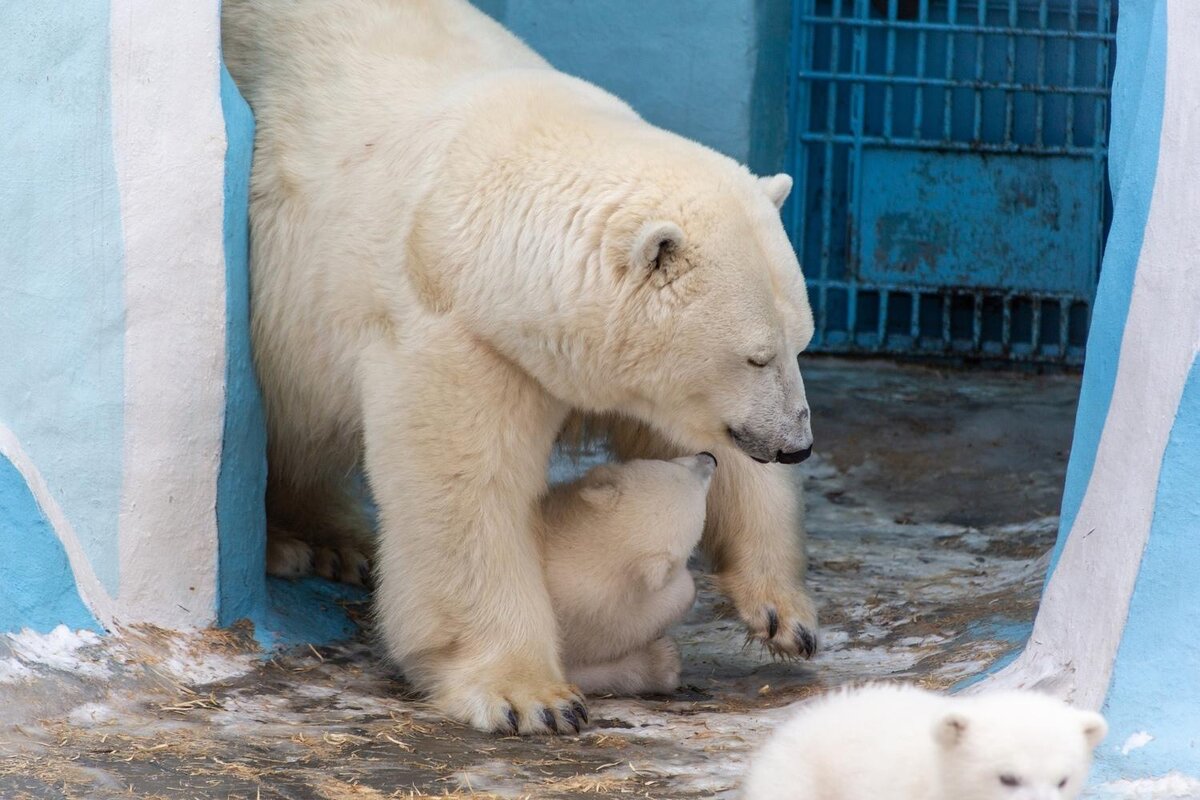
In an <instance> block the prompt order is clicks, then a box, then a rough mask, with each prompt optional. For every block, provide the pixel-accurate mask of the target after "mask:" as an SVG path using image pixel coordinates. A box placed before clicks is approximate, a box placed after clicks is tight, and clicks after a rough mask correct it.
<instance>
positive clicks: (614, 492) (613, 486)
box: [579, 464, 621, 510]
mask: <svg viewBox="0 0 1200 800" xmlns="http://www.w3.org/2000/svg"><path fill="white" fill-rule="evenodd" d="M579 498H580V499H581V500H583V502H585V503H587V504H588V505H590V506H593V507H595V508H599V509H604V510H608V509H612V508H615V507H616V505H617V500H619V499H620V498H621V489H620V487H619V486H617V479H616V475H615V474H614V473H613V471H612V469H611V468H610V467H609V466H608V465H607V464H602V465H600V466H598V467H596V468H595V469H593V470H592V471H591V472H589V473H588V474H587V476H586V477H585V478H584V479H583V487H582V488H581V489H580V490H579Z"/></svg>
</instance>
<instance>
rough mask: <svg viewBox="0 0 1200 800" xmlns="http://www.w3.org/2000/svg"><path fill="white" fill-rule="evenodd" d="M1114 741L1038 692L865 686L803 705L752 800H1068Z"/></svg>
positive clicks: (749, 790)
mask: <svg viewBox="0 0 1200 800" xmlns="http://www.w3.org/2000/svg"><path fill="white" fill-rule="evenodd" d="M1107 732H1108V725H1107V723H1106V722H1105V721H1104V718H1103V717H1101V716H1100V715H1099V714H1095V713H1093V712H1090V711H1078V710H1075V709H1072V708H1071V707H1069V706H1067V705H1066V704H1064V703H1062V702H1060V701H1058V700H1056V699H1054V698H1052V697H1049V696H1047V695H1043V694H1038V693H1036V692H1022V691H1004V692H992V693H982V694H979V695H972V696H968V697H948V696H944V695H940V694H934V693H933V692H927V691H924V690H921V689H917V688H915V687H911V686H883V685H879V686H867V687H864V688H862V689H852V690H849V691H843V692H839V693H836V694H833V695H830V696H829V697H826V698H821V699H818V700H815V701H813V702H812V703H810V704H806V705H804V706H802V707H801V708H800V709H799V711H798V712H797V713H796V715H795V716H794V717H792V718H791V720H789V721H788V722H786V723H784V725H783V726H782V727H780V728H779V729H778V730H777V731H776V732H775V734H774V735H773V737H772V738H771V739H770V740H769V741H768V742H767V744H766V746H764V747H763V749H762V750H761V751H760V752H759V753H758V755H757V756H756V758H755V759H754V761H753V762H752V763H751V766H750V771H749V773H748V774H747V777H746V781H745V784H744V788H743V797H744V798H745V800H818V798H819V800H1070V799H1071V798H1075V797H1078V796H1079V793H1080V792H1081V791H1082V790H1083V788H1084V785H1085V784H1086V782H1087V774H1088V768H1089V767H1090V765H1091V760H1092V751H1093V750H1094V749H1095V747H1096V745H1098V744H1099V743H1100V742H1101V740H1103V739H1104V736H1105V734H1106V733H1107Z"/></svg>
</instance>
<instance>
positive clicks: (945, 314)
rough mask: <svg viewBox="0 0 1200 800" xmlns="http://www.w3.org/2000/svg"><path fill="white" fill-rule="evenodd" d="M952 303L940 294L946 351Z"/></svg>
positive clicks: (946, 348)
mask: <svg viewBox="0 0 1200 800" xmlns="http://www.w3.org/2000/svg"><path fill="white" fill-rule="evenodd" d="M951 2H953V0H951ZM952 305H954V300H953V295H950V294H943V295H942V347H943V349H945V350H946V351H947V352H948V351H949V350H950V348H951V346H952V345H953V342H954V339H953V337H952V336H951V332H950V306H952Z"/></svg>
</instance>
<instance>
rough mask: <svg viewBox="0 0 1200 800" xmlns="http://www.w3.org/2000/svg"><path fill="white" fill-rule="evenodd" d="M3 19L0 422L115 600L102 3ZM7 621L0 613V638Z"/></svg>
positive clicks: (114, 349) (119, 304)
mask: <svg viewBox="0 0 1200 800" xmlns="http://www.w3.org/2000/svg"><path fill="white" fill-rule="evenodd" d="M2 16H3V20H4V21H3V25H2V26H0V28H2V30H3V37H2V41H0V44H2V45H3V46H0V119H3V120H4V124H3V128H4V134H3V135H2V136H0V342H3V343H4V348H5V352H4V355H3V357H2V358H0V425H2V426H5V427H7V428H9V429H11V431H12V432H13V433H14V434H15V436H16V438H17V439H18V440H19V441H20V442H21V446H22V447H23V449H24V450H25V451H26V452H27V453H28V455H29V457H30V459H31V460H32V461H33V462H34V463H35V464H36V465H37V468H38V469H39V470H40V472H41V474H42V476H43V477H44V478H45V480H46V483H47V485H48V487H49V490H50V493H51V494H52V496H53V497H54V499H55V500H56V501H57V503H58V504H59V505H60V506H61V507H62V509H63V511H64V512H65V513H66V514H67V515H68V516H69V517H70V519H71V520H72V522H73V524H74V528H75V532H76V534H77V536H78V538H79V541H80V544H81V545H82V548H83V550H84V552H85V553H86V554H87V557H88V559H89V560H90V561H91V563H92V567H93V569H94V571H95V573H96V575H97V577H98V578H99V579H100V581H101V583H102V584H103V585H104V587H105V588H106V589H107V590H108V592H109V593H111V594H115V593H116V590H117V583H118V579H119V569H118V554H117V514H118V510H119V504H120V491H121V478H122V475H121V445H122V431H123V423H122V419H123V417H122V411H123V391H124V387H123V361H122V357H123V351H122V339H123V333H122V332H123V329H124V324H123V317H124V297H123V291H124V283H123V280H122V237H121V217H120V208H119V203H120V201H119V196H118V191H117V176H116V171H115V167H114V160H113V140H112V118H111V113H110V107H111V104H110V95H109V69H108V40H109V26H108V17H109V6H108V3H107V2H104V0H85V1H82V2H78V3H47V2H36V3H33V2H31V3H10V4H8V5H7V6H6V7H5V10H4V12H3V15H2ZM17 479H18V477H17V473H16V472H15V471H10V470H5V471H4V472H3V473H2V474H0V482H4V481H15V480H17ZM9 491H16V490H15V489H13V487H9ZM21 491H23V489H21ZM3 524H4V521H3V520H0V525H3ZM42 588H43V590H47V591H49V590H50V588H49V585H48V584H42ZM59 591H62V592H66V593H73V592H74V587H73V586H71V585H69V584H68V585H64V586H62V587H60V589H59ZM45 601H46V602H49V603H54V602H58V599H57V598H45ZM14 616H20V613H19V611H17V610H15V609H14V608H13V607H11V606H7V607H6V606H0V630H4V629H8V628H11V627H12V626H13V624H14V623H15V619H14ZM50 627H53V625H51V626H50Z"/></svg>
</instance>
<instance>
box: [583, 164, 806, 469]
mask: <svg viewBox="0 0 1200 800" xmlns="http://www.w3.org/2000/svg"><path fill="white" fill-rule="evenodd" d="M706 155H707V156H708V158H704V159H700V160H699V161H700V162H701V163H699V164H697V160H693V159H687V160H686V161H685V162H684V163H682V164H681V163H678V162H676V163H673V164H672V163H669V162H668V163H665V164H660V165H658V167H659V169H656V170H654V173H656V174H652V175H649V176H645V177H646V178H647V180H646V181H645V183H642V184H640V185H639V186H638V188H637V189H635V190H633V191H632V192H630V193H629V194H627V195H626V196H625V197H623V198H622V200H621V202H620V204H619V205H618V206H617V207H616V208H615V210H614V211H613V213H612V214H611V215H610V216H609V218H608V220H607V223H606V225H605V226H604V231H603V234H602V236H601V239H600V257H599V259H598V264H597V263H595V262H593V265H592V266H593V268H598V269H599V271H600V272H601V274H602V276H603V277H602V278H601V279H600V280H598V281H596V284H599V285H601V286H603V287H604V290H601V291H599V292H598V293H597V294H599V295H609V296H608V297H606V298H604V299H603V300H600V298H597V300H600V302H602V303H608V304H609V305H608V307H607V308H606V309H603V310H602V309H600V308H596V307H593V308H594V309H595V311H596V315H597V316H601V315H602V316H603V318H604V323H603V324H604V326H605V336H604V339H603V342H602V343H599V344H598V343H597V339H595V338H593V339H592V344H593V347H594V348H595V351H594V353H593V355H595V356H598V358H589V359H587V360H588V361H590V362H591V363H592V365H593V366H594V367H596V368H597V369H594V370H593V372H599V373H600V374H593V375H591V376H589V377H590V378H592V380H589V381H586V383H595V382H596V380H601V381H604V382H606V383H607V389H609V390H615V391H608V390H606V389H604V388H601V387H598V386H597V387H595V396H597V397H600V396H605V397H614V398H615V399H616V405H617V406H618V408H616V409H615V410H617V411H620V412H622V413H624V414H628V415H632V416H635V417H638V418H641V419H643V420H645V421H646V422H649V423H650V424H652V425H654V426H655V427H656V428H658V429H660V430H661V431H663V432H664V433H666V434H667V435H669V436H671V437H672V438H674V439H676V440H677V442H678V443H679V444H681V445H684V446H687V447H691V448H700V447H707V448H711V447H714V446H720V445H721V444H730V443H732V444H733V445H736V446H737V447H738V448H739V449H740V450H742V451H743V452H744V453H745V454H746V455H748V456H750V457H751V458H754V459H756V460H758V461H781V462H785V463H796V462H799V461H802V460H804V458H806V457H807V456H808V454H809V453H810V452H811V450H812V443H813V439H812V428H811V426H810V421H809V408H808V401H807V399H806V397H805V393H804V382H803V380H802V379H801V377H800V369H799V364H798V362H797V355H798V354H799V353H800V352H801V351H802V350H803V349H804V348H805V347H806V346H807V345H808V343H809V340H810V339H811V338H812V334H813V318H812V310H811V308H810V307H809V303H808V294H807V291H806V289H805V285H804V276H803V275H802V273H801V271H800V266H799V264H798V263H797V261H796V257H795V254H794V252H793V250H792V247H791V244H790V243H789V241H788V239H787V236H786V234H785V233H784V230H783V225H782V224H781V221H780V218H779V209H780V207H781V206H782V205H783V202H784V200H785V199H786V198H787V195H788V192H789V191H790V190H791V186H792V181H791V179H790V178H789V177H788V176H786V175H775V176H773V177H769V178H756V177H754V176H753V175H751V174H750V173H749V172H748V171H746V170H745V169H744V168H742V167H738V166H736V165H734V164H733V163H732V162H730V161H729V160H728V159H725V158H723V157H721V156H717V155H716V154H715V153H707V154H706ZM697 167H699V168H697ZM605 290H607V291H605ZM585 402H586V401H585Z"/></svg>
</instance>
